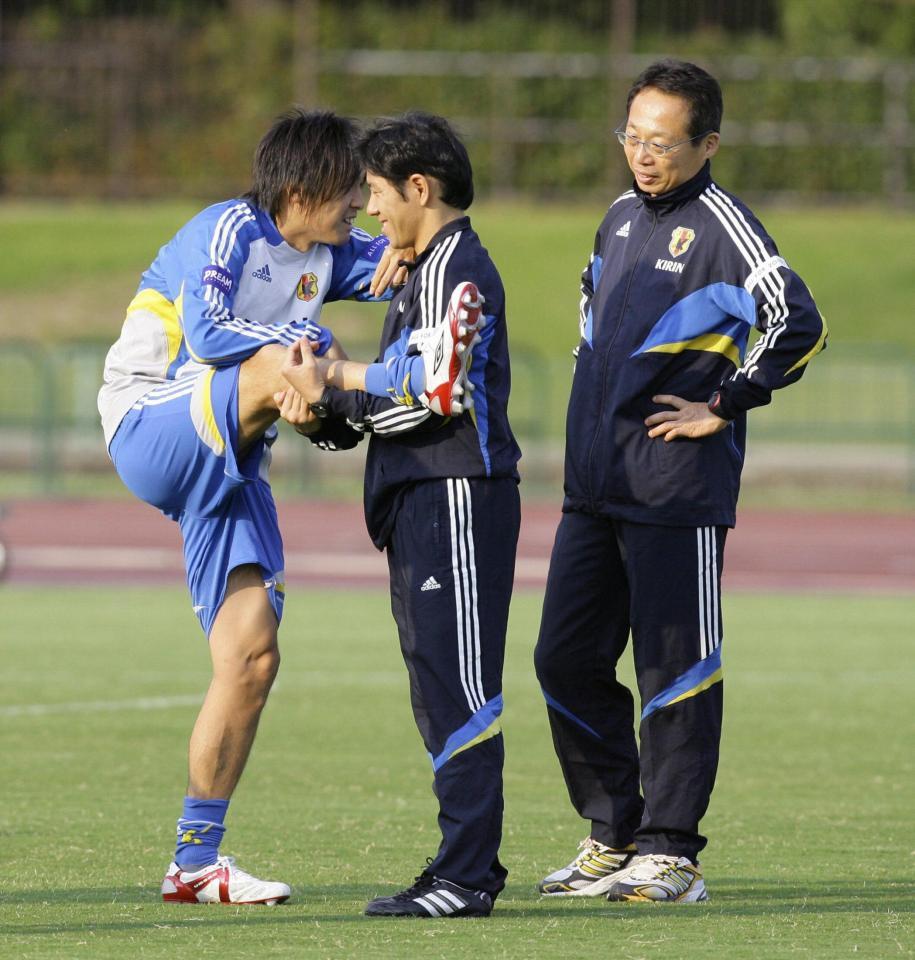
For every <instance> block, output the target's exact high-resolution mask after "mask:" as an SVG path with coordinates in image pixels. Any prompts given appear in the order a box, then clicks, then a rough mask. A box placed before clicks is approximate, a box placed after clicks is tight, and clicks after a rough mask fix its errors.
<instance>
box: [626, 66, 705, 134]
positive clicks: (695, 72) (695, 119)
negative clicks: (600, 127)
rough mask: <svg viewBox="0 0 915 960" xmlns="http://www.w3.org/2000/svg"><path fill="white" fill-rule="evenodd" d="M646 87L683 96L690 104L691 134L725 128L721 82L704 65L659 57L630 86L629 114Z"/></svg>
mask: <svg viewBox="0 0 915 960" xmlns="http://www.w3.org/2000/svg"><path fill="white" fill-rule="evenodd" d="M646 87H653V88H654V89H655V90H662V91H663V92H664V93H669V94H672V95H673V96H677V97H682V98H683V99H684V100H685V101H686V102H687V103H688V104H689V126H688V128H687V132H688V133H689V135H690V136H691V137H699V136H701V135H702V134H703V133H708V132H709V131H711V130H713V131H715V133H718V132H719V131H720V130H721V114H722V113H723V112H724V101H723V99H722V97H721V86H720V85H719V83H718V81H717V80H716V79H715V78H714V77H713V76H712V75H711V74H710V73H708V72H707V71H705V70H703V69H702V67H697V66H696V64H695V63H688V62H687V61H685V60H658V61H657V62H656V63H653V64H652V65H651V66H650V67H646V68H645V69H644V70H643V71H642V72H641V73H640V74H639V76H638V78H637V79H636V81H635V83H633V85H632V86H631V87H630V89H629V96H628V97H627V98H626V115H627V116H628V115H629V108H630V107H631V106H632V101H633V100H634V99H635V98H636V96H637V95H638V94H639V93H641V92H642V91H643V90H644V89H646Z"/></svg>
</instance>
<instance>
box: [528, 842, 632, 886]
mask: <svg viewBox="0 0 915 960" xmlns="http://www.w3.org/2000/svg"><path fill="white" fill-rule="evenodd" d="M578 849H579V850H580V851H581V852H580V853H579V854H578V856H577V857H576V858H575V859H574V860H573V861H572V862H571V863H570V864H568V866H565V867H562V868H561V869H560V870H555V871H554V872H553V873H551V874H550V875H549V876H548V877H544V878H543V879H542V880H541V881H540V887H539V890H540V892H541V893H542V894H543V895H544V896H547V897H596V896H598V895H599V894H601V893H606V892H607V890H608V888H609V887H610V884H611V883H612V882H613V880H614V879H615V878H616V876H617V875H618V874H619V873H620V871H621V870H622V869H623V867H625V866H626V864H627V863H629V861H630V860H631V859H632V858H633V857H634V856H635V844H630V845H629V846H628V847H626V849H625V850H615V849H614V848H613V847H606V846H604V844H602V843H598V842H597V841H596V840H594V839H592V838H591V837H588V838H587V839H585V840H582V841H581V843H580V844H579V845H578Z"/></svg>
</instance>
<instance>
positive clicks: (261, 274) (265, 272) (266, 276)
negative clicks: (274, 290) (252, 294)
mask: <svg viewBox="0 0 915 960" xmlns="http://www.w3.org/2000/svg"><path fill="white" fill-rule="evenodd" d="M251 276H252V277H254V279H255V280H264V281H265V282H266V283H273V277H271V276H270V264H269V263H265V264H264V265H263V266H262V267H261V268H260V269H259V270H253V271H252V272H251Z"/></svg>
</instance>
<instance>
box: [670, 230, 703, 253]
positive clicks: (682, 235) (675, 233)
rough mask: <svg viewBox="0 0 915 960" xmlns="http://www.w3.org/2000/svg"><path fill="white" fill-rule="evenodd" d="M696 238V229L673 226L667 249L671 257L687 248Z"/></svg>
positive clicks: (684, 251)
mask: <svg viewBox="0 0 915 960" xmlns="http://www.w3.org/2000/svg"><path fill="white" fill-rule="evenodd" d="M695 239H696V231H695V230H690V228H689V227H674V229H673V230H672V231H671V234H670V243H669V244H668V245H667V249H668V250H670V255H671V256H672V257H679V256H680V254H681V253H686V251H687V250H689V245H690V244H691V243H692V242H693V240H695Z"/></svg>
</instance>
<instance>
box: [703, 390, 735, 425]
mask: <svg viewBox="0 0 915 960" xmlns="http://www.w3.org/2000/svg"><path fill="white" fill-rule="evenodd" d="M708 408H709V410H711V411H712V413H714V414H715V416H716V417H721V419H722V420H733V419H734V414H733V413H731V411H730V410H728V408H727V402H726V400H725V398H724V394H722V392H721V391H720V390H716V391H715V392H714V393H713V394H712V395H711V396H710V397H709V398H708Z"/></svg>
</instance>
